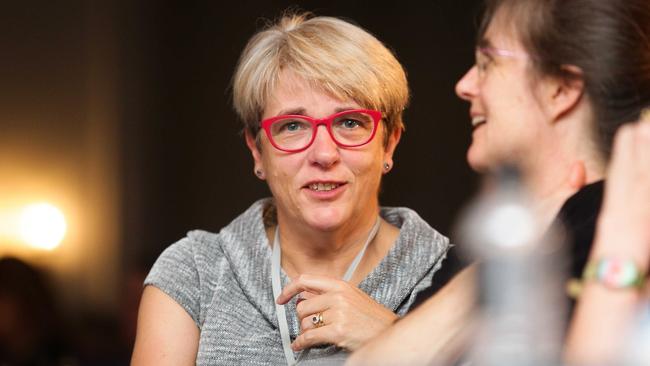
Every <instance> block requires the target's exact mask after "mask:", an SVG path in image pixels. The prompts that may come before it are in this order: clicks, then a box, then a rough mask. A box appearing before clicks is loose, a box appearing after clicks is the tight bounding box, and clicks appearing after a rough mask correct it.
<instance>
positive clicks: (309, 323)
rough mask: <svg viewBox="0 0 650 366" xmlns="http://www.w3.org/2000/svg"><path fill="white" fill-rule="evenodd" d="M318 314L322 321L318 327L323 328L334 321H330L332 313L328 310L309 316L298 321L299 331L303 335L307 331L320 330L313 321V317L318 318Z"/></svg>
mask: <svg viewBox="0 0 650 366" xmlns="http://www.w3.org/2000/svg"><path fill="white" fill-rule="evenodd" d="M318 314H321V319H322V321H323V324H322V325H321V326H320V327H324V326H325V325H328V324H332V322H333V321H334V319H332V317H333V316H334V313H333V312H331V311H328V310H324V311H320V312H316V313H313V314H309V315H307V316H305V317H304V318H302V319H301V320H300V329H301V331H302V332H303V333H304V332H306V331H308V330H313V329H316V328H320V327H319V326H317V325H316V324H315V319H314V317H316V316H318Z"/></svg>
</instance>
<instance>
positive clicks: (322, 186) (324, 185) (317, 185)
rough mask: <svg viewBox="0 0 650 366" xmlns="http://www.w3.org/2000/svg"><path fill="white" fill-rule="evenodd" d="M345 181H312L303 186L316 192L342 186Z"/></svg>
mask: <svg viewBox="0 0 650 366" xmlns="http://www.w3.org/2000/svg"><path fill="white" fill-rule="evenodd" d="M343 184H345V183H343V182H310V183H308V184H306V185H305V186H304V187H303V188H307V189H309V190H311V191H315V192H329V191H332V190H334V189H337V188H338V187H340V186H342V185H343Z"/></svg>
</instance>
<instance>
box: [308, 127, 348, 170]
mask: <svg viewBox="0 0 650 366" xmlns="http://www.w3.org/2000/svg"><path fill="white" fill-rule="evenodd" d="M315 133H316V137H314V142H313V143H312V145H311V146H310V147H309V160H310V162H311V163H312V164H315V165H319V166H321V167H324V168H329V167H330V166H332V165H334V164H336V163H337V162H338V161H339V159H340V155H339V147H338V145H337V144H336V142H335V141H334V140H333V139H332V136H330V134H329V132H328V131H327V127H326V126H325V125H320V126H318V127H317V128H316V132H315Z"/></svg>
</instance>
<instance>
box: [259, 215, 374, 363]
mask: <svg viewBox="0 0 650 366" xmlns="http://www.w3.org/2000/svg"><path fill="white" fill-rule="evenodd" d="M380 223H381V220H380V218H379V216H377V221H375V225H374V226H373V227H372V229H371V230H370V233H369V234H368V238H367V239H366V242H365V244H364V245H363V248H361V251H359V253H358V254H357V256H356V257H354V260H353V261H352V263H350V266H349V267H348V270H347V271H345V275H344V276H343V281H350V279H351V278H352V275H353V274H354V271H356V269H357V266H358V265H359V262H361V259H362V258H363V255H364V254H365V253H366V249H367V248H368V244H370V242H371V241H372V240H373V239H374V238H375V236H376V235H377V232H378V231H379V224H380ZM281 259H282V249H281V248H280V226H279V225H278V226H277V227H276V228H275V237H274V238H273V254H272V255H271V285H272V287H273V300H274V301H275V300H277V299H278V297H279V296H280V293H281V292H282V282H281V280H280V261H281ZM275 314H276V316H277V317H278V327H279V328H280V338H282V348H284V357H285V358H286V359H287V365H289V366H293V365H295V364H296V362H297V361H296V358H295V357H294V354H293V350H292V349H291V339H290V338H289V323H288V321H287V313H286V311H285V308H284V305H279V304H278V303H277V302H275ZM307 351H309V350H307ZM303 355H306V354H304V353H303V354H301V355H300V357H299V358H302V356H303Z"/></svg>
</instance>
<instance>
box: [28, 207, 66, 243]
mask: <svg viewBox="0 0 650 366" xmlns="http://www.w3.org/2000/svg"><path fill="white" fill-rule="evenodd" d="M66 228H67V225H66V222H65V217H64V216H63V213H62V212H61V210H59V209H58V208H56V207H54V206H52V205H50V204H49V203H35V204H31V205H29V206H26V207H25V208H24V209H23V211H22V213H21V215H20V237H21V238H22V239H23V240H24V241H25V242H26V243H27V244H29V245H30V246H32V247H35V248H40V249H46V250H52V249H54V248H56V247H58V246H59V244H60V243H61V241H62V240H63V237H64V236H65V231H66Z"/></svg>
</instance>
